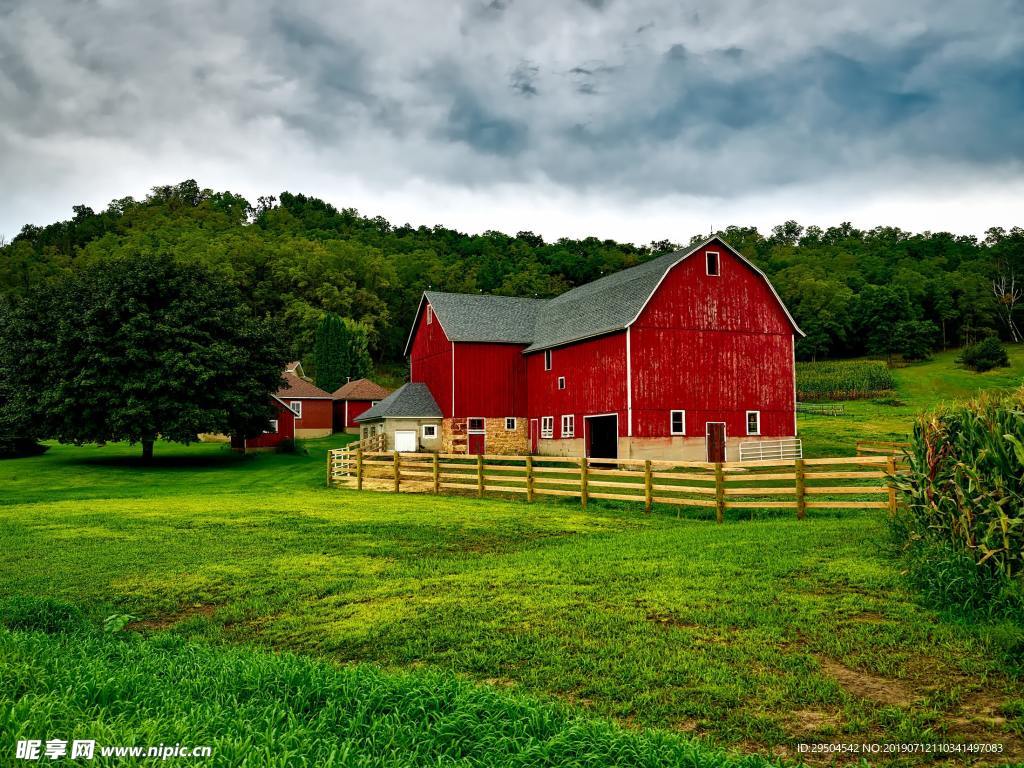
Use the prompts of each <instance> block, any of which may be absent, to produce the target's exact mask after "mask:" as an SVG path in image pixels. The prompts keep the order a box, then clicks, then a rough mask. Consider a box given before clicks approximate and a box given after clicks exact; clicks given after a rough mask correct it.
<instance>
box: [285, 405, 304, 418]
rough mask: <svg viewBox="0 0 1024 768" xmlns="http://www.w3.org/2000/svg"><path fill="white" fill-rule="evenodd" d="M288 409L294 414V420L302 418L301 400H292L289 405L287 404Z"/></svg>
mask: <svg viewBox="0 0 1024 768" xmlns="http://www.w3.org/2000/svg"><path fill="white" fill-rule="evenodd" d="M288 407H289V408H291V409H292V413H294V414H295V418H296V419H301V418H302V401H301V400H292V401H291V402H290V403H288Z"/></svg>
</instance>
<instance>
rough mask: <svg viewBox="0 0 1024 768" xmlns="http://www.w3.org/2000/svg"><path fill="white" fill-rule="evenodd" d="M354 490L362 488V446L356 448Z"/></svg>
mask: <svg viewBox="0 0 1024 768" xmlns="http://www.w3.org/2000/svg"><path fill="white" fill-rule="evenodd" d="M356 490H358V491H361V490H363V448H362V446H360V447H359V448H356Z"/></svg>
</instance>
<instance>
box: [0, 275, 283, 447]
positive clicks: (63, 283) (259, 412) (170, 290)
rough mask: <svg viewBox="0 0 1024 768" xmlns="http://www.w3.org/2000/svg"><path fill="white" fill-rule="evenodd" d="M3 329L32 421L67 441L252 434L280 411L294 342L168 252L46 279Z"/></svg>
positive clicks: (216, 278) (216, 279)
mask: <svg viewBox="0 0 1024 768" xmlns="http://www.w3.org/2000/svg"><path fill="white" fill-rule="evenodd" d="M10 315H11V316H10V318H9V322H8V323H7V324H6V326H5V327H4V328H3V329H2V330H0V346H2V348H3V349H4V357H5V358H6V359H16V360H17V361H18V373H19V377H20V379H21V380H22V381H23V382H31V387H32V400H31V404H30V406H29V412H30V417H31V421H32V428H33V431H34V432H35V433H36V434H38V435H40V436H41V437H45V438H54V439H57V440H59V441H61V442H70V443H76V444H81V443H87V442H96V443H104V442H108V441H128V442H130V443H133V444H134V443H141V444H142V449H143V456H144V457H145V458H149V457H151V456H152V451H153V442H154V441H155V440H156V439H157V438H158V437H160V438H163V439H166V440H173V441H177V442H182V443H188V442H191V441H193V440H195V439H196V438H197V436H198V434H199V433H204V432H214V433H225V434H245V435H251V434H256V433H259V432H261V431H263V430H264V429H265V428H266V427H267V426H268V419H269V418H270V416H271V412H270V411H271V406H270V404H269V398H268V393H270V392H273V391H275V390H276V389H277V388H278V386H279V385H280V380H281V375H280V371H281V367H282V365H283V364H284V362H285V359H286V351H285V349H284V347H283V345H282V344H281V342H280V334H279V333H278V332H277V329H276V328H275V327H273V325H272V324H271V322H270V321H268V320H266V319H263V318H260V317H257V316H256V315H255V314H254V313H253V312H252V310H251V309H250V308H249V306H248V305H247V304H246V303H245V302H244V301H243V299H242V296H241V294H240V293H239V291H238V290H237V289H236V288H235V287H234V285H233V284H232V283H231V282H229V281H228V280H227V279H225V278H224V277H223V276H221V275H219V274H218V273H216V272H214V271H211V270H210V269H208V268H206V267H203V266H201V265H199V264H180V263H179V262H177V261H176V260H175V259H173V258H171V257H169V256H163V255H155V256H136V257H128V258H118V259H110V260H104V261H97V262H95V263H93V264H90V265H88V266H85V267H84V268H82V269H80V270H76V271H75V272H73V273H71V274H69V275H66V276H64V277H62V278H59V279H57V280H55V281H54V282H52V283H50V284H46V285H41V286H37V287H35V288H34V289H33V290H32V291H30V292H29V293H28V295H27V296H26V297H25V298H24V300H21V301H18V302H16V303H15V305H14V307H13V309H12V310H11V312H10Z"/></svg>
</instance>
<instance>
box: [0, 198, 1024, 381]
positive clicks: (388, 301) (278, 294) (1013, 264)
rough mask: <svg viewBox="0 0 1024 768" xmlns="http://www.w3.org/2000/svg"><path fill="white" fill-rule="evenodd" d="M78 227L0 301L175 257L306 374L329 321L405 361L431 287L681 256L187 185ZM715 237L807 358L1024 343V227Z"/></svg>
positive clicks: (21, 267)
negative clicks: (101, 266) (116, 266)
mask: <svg viewBox="0 0 1024 768" xmlns="http://www.w3.org/2000/svg"><path fill="white" fill-rule="evenodd" d="M73 214H74V215H73V216H72V217H71V218H70V219H68V220H66V221H60V222H56V223H53V224H49V225H46V226H33V225H27V226H25V227H24V228H23V229H22V230H21V232H19V233H18V234H17V235H16V236H15V237H14V238H12V239H11V241H10V242H9V243H7V244H5V245H3V246H2V247H0V295H3V296H6V297H8V300H12V299H14V298H16V297H18V296H25V295H27V294H28V292H29V291H30V290H31V289H32V287H33V286H36V285H39V284H45V283H48V282H52V281H54V280H57V279H58V278H59V277H60V276H61V275H65V274H67V273H68V272H71V271H75V270H78V269H81V268H84V267H86V266H88V265H91V264H95V263H101V262H105V261H108V260H111V259H118V258H124V257H140V258H147V257H172V258H174V259H175V260H177V261H178V262H180V263H185V264H200V265H202V266H204V267H206V268H208V269H210V270H211V271H212V272H213V273H215V274H217V275H219V276H220V277H222V278H223V279H224V280H225V281H227V282H228V283H230V284H231V285H233V286H235V288H237V291H238V295H239V296H240V300H241V301H243V302H245V303H246V304H247V305H248V306H249V307H250V308H251V309H252V311H253V312H254V314H255V315H256V316H259V317H272V318H274V319H275V321H277V323H278V327H279V328H280V329H281V331H280V333H281V334H282V338H281V341H282V343H283V344H284V346H285V348H286V350H287V353H288V356H289V357H291V358H299V359H302V360H303V361H304V362H306V361H307V360H309V361H311V362H312V361H313V354H312V353H313V350H314V347H315V345H316V336H317V329H318V328H319V327H320V326H321V324H322V323H323V322H324V318H325V316H327V315H328V314H330V315H336V316H338V317H339V318H343V319H346V320H348V321H349V323H355V324H358V328H359V330H356V331H355V332H356V333H360V334H361V333H365V337H366V344H367V347H368V349H369V352H370V353H371V355H372V356H373V358H375V359H376V360H377V361H378V362H387V361H397V360H400V359H401V355H402V349H403V346H404V343H405V339H406V336H407V334H408V329H409V326H410V324H411V322H412V319H413V314H414V312H415V310H416V306H417V303H418V300H419V296H420V293H421V292H422V291H423V290H425V289H428V288H430V289H435V290H444V291H456V292H467V293H478V292H479V293H494V294H501V295H509V296H531V297H550V296H555V295H557V294H559V293H561V292H563V291H565V290H567V289H569V288H571V287H574V286H577V285H582V284H584V283H587V282H590V281H592V280H595V279H597V278H599V277H601V276H603V275H606V274H610V273H612V272H615V271H617V270H620V269H624V268H626V267H629V266H633V265H635V264H639V263H642V262H644V261H647V260H649V259H651V258H654V257H656V256H658V255H661V254H663V253H667V252H670V251H672V250H675V249H677V248H679V247H680V246H681V245H683V244H678V243H672V242H669V241H664V240H662V241H655V242H651V243H649V244H647V245H633V244H629V243H618V242H615V241H613V240H602V239H598V238H594V237H589V238H582V239H570V238H561V239H559V240H556V241H554V242H547V241H545V240H544V239H543V238H542V237H541V236H539V235H537V234H534V233H532V232H518V233H516V234H514V235H510V234H505V233H502V232H496V231H488V232H484V233H483V234H477V235H468V234H465V233H461V232H458V231H455V230H453V229H449V228H446V227H442V226H434V227H426V226H420V227H413V226H411V225H408V224H405V225H394V224H392V223H390V222H388V221H387V220H385V219H383V218H381V217H367V216H362V215H360V214H359V213H358V212H357V211H356V210H355V209H352V208H341V209H339V208H336V207H334V206H332V205H330V204H329V203H326V202H324V201H323V200H319V199H317V198H313V197H307V196H305V195H302V194H293V193H289V192H283V193H281V194H280V196H278V197H261V198H259V199H258V200H257V201H256V202H255V204H252V203H251V202H250V201H248V200H246V199H245V198H243V197H242V196H240V195H236V194H233V193H231V192H226V191H225V192H215V191H212V190H209V189H203V188H201V187H200V186H199V185H198V184H197V183H196V182H195V181H192V180H189V181H185V182H182V183H180V184H176V185H168V186H162V187H157V188H154V189H153V190H152V192H151V193H150V194H148V195H147V196H146V197H145V198H144V199H142V200H135V199H132V198H123V199H120V200H115V201H113V202H111V203H110V205H109V206H108V207H107V208H106V209H105V210H102V211H94V210H92V209H91V208H89V207H86V206H75V207H74V208H73ZM716 234H718V235H720V236H721V237H722V238H724V239H725V240H726V241H727V242H729V243H730V244H731V245H733V246H734V247H735V248H737V249H738V250H739V251H740V252H741V253H743V254H744V255H745V256H747V257H748V258H749V259H751V261H753V262H754V263H755V264H757V265H758V267H760V268H761V269H762V270H763V271H764V272H765V273H766V274H767V275H768V277H769V278H770V279H771V280H772V282H773V284H774V285H775V287H776V289H777V290H778V291H779V294H780V295H781V297H782V299H783V300H784V301H785V302H786V304H787V306H788V307H789V308H790V310H791V312H792V313H793V315H794V317H795V319H796V321H797V322H798V323H799V325H800V326H801V328H802V329H803V330H804V331H805V332H806V333H807V337H806V338H805V339H801V340H800V341H799V342H798V344H797V353H798V356H799V357H800V358H801V359H823V358H843V357H852V356H857V355H862V354H874V355H886V356H891V355H895V354H902V355H904V356H906V357H909V358H914V357H922V356H927V354H928V353H929V352H930V351H931V350H933V349H937V348H942V347H948V346H960V345H964V344H969V343H972V342H974V341H977V340H979V339H982V338H985V337H986V336H993V335H998V336H1001V337H1002V338H1004V339H1008V340H1018V339H1019V331H1018V325H1019V323H1020V322H1021V318H1020V316H1019V315H1020V306H1019V303H1020V298H1021V287H1020V283H1021V279H1020V276H1021V275H1024V228H1020V227H1014V228H1012V229H1010V230H1005V229H1002V228H992V229H989V230H988V231H987V233H986V235H985V237H983V238H978V237H976V236H973V235H955V234H951V233H948V232H923V233H917V234H914V233H910V232H906V231H904V230H901V229H898V228H895V227H876V228H874V229H870V230H861V229H857V228H855V227H853V226H851V225H850V224H849V223H844V224H840V225H839V226H835V227H828V228H821V227H817V226H806V227H805V226H802V225H800V224H798V223H797V222H795V221H787V222H785V223H783V224H780V225H779V226H776V227H774V228H773V229H772V231H771V232H770V233H767V234H764V233H761V232H759V231H758V230H757V229H756V228H754V227H739V226H730V227H727V228H726V229H724V230H721V231H719V232H717V233H716ZM705 237H707V235H706V234H705V235H695V236H694V238H693V239H692V242H699V241H700V240H703V239H704V238H705ZM348 328H349V329H350V330H351V329H352V326H351V325H350V326H348ZM332 375H333V372H332Z"/></svg>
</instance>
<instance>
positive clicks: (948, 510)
mask: <svg viewBox="0 0 1024 768" xmlns="http://www.w3.org/2000/svg"><path fill="white" fill-rule="evenodd" d="M908 453H909V460H910V467H909V472H908V474H907V475H906V476H905V477H904V478H901V479H900V481H899V487H900V488H901V490H902V492H903V499H904V504H903V505H901V509H900V512H899V514H898V515H897V518H896V520H895V521H894V525H893V529H894V531H895V533H896V535H897V536H898V537H899V539H900V540H901V541H902V542H903V546H904V549H905V552H906V554H907V558H908V564H909V572H910V576H911V579H912V581H913V582H914V583H915V585H916V586H918V587H919V588H921V589H922V590H923V591H924V592H925V594H926V595H927V596H928V597H929V598H930V599H931V600H932V602H934V603H936V604H939V605H941V606H943V607H948V608H956V609H962V610H967V611H971V612H979V613H984V614H988V615H993V616H994V615H1005V614H1013V615H1015V616H1019V617H1021V618H1024V389H1022V390H1020V391H1018V392H1017V393H1015V394H1013V395H1008V396H1006V395H1004V396H994V395H986V396H983V397H981V398H979V399H977V400H974V401H972V402H968V403H963V404H959V405H955V406H951V407H947V408H944V409H939V410H936V411H934V412H932V413H929V414H926V415H924V416H922V417H920V418H919V419H918V422H917V424H916V425H915V427H914V434H913V437H912V439H911V444H910V448H909V451H908Z"/></svg>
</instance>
